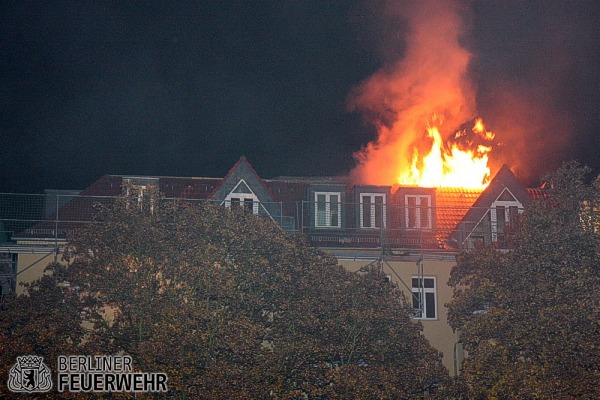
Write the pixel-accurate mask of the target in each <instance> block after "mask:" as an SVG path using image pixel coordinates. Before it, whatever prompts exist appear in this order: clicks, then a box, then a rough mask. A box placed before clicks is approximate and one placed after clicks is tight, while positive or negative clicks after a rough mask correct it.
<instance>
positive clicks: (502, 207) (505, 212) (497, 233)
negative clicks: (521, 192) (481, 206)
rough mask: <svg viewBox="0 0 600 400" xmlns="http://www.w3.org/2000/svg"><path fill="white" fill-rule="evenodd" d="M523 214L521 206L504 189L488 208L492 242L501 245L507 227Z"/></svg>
mask: <svg viewBox="0 0 600 400" xmlns="http://www.w3.org/2000/svg"><path fill="white" fill-rule="evenodd" d="M522 212H523V205H522V204H521V203H520V202H519V201H517V199H516V198H515V197H514V196H513V195H512V193H511V192H510V191H509V190H508V188H505V189H504V190H503V191H502V193H501V194H500V196H498V199H496V201H495V202H493V203H492V205H491V208H490V213H489V214H490V216H489V218H490V223H491V233H492V241H493V242H500V243H502V242H503V240H504V234H505V232H506V228H507V226H509V225H510V223H511V222H514V221H515V220H516V219H517V216H518V215H519V214H520V213H522Z"/></svg>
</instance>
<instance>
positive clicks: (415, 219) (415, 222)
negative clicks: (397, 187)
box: [404, 195, 431, 229]
mask: <svg viewBox="0 0 600 400" xmlns="http://www.w3.org/2000/svg"><path fill="white" fill-rule="evenodd" d="M404 199H405V203H406V208H405V210H406V212H405V220H406V221H405V222H406V228H407V229H431V196H429V195H405V197H404Z"/></svg>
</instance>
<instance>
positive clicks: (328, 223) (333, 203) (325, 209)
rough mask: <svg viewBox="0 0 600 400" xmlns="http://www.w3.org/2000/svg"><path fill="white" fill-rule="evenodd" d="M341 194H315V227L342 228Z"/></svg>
mask: <svg viewBox="0 0 600 400" xmlns="http://www.w3.org/2000/svg"><path fill="white" fill-rule="evenodd" d="M341 198H342V196H341V193H338V192H315V227H317V228H340V227H341V226H342V224H341V218H340V210H341V209H342V205H341Z"/></svg>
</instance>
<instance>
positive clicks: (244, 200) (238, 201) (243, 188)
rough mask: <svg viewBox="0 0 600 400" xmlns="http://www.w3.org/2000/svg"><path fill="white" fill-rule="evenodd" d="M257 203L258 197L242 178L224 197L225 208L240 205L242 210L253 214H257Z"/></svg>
mask: <svg viewBox="0 0 600 400" xmlns="http://www.w3.org/2000/svg"><path fill="white" fill-rule="evenodd" d="M259 204H260V203H259V201H258V197H257V196H256V195H255V194H254V192H253V191H252V190H251V189H250V187H248V185H247V184H246V181H244V180H243V179H240V181H239V182H238V184H237V185H236V186H235V188H234V189H233V190H232V191H231V192H230V193H229V194H228V195H227V197H225V207H226V208H230V209H236V208H237V207H241V209H243V210H244V211H246V212H248V213H252V214H255V215H258V208H259Z"/></svg>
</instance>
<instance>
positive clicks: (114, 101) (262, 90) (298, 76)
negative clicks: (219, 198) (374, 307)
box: [0, 0, 600, 193]
mask: <svg viewBox="0 0 600 400" xmlns="http://www.w3.org/2000/svg"><path fill="white" fill-rule="evenodd" d="M466 4H467V5H468V6H469V7H468V9H469V12H468V13H466V14H468V15H467V16H466V17H465V21H466V22H465V24H466V25H469V26H470V31H469V32H470V33H469V35H467V36H466V37H465V46H467V47H468V49H469V50H470V51H471V52H472V53H473V54H474V59H473V64H472V67H471V70H470V79H472V80H473V82H474V85H475V86H476V87H477V102H478V109H479V111H480V113H481V114H483V116H484V118H487V119H488V127H489V128H490V129H491V130H494V131H498V129H497V127H495V126H494V117H493V115H494V112H495V111H497V110H498V105H497V104H498V103H502V104H506V98H507V96H508V95H507V94H506V93H507V91H508V92H510V93H511V94H514V93H518V94H519V96H520V97H522V98H527V99H538V98H539V101H537V100H536V102H537V104H538V107H540V108H543V109H544V110H545V111H546V112H548V113H549V114H552V115H559V116H562V117H564V118H562V117H561V119H560V121H562V123H568V125H569V131H570V132H569V135H570V137H569V141H568V143H569V144H568V145H567V146H565V145H564V144H561V145H560V146H556V148H553V149H552V148H551V151H548V147H544V149H543V151H544V152H547V153H549V154H548V160H550V161H547V160H546V161H545V160H544V159H540V160H539V163H540V165H543V166H548V165H550V166H553V165H557V163H560V162H561V161H563V160H567V159H571V158H577V159H579V160H580V161H581V162H582V163H585V164H588V165H591V166H593V167H594V168H596V171H600V169H599V167H600V133H599V127H600V123H599V115H600V112H599V103H600V100H599V92H600V87H599V83H598V82H599V80H598V77H599V72H598V65H599V61H600V60H599V48H598V46H599V43H600V37H599V34H598V33H599V30H598V25H599V22H598V21H600V2H598V1H596V0H590V1H572V2H571V1H568V2H566V1H563V0H560V1H550V0H547V1H538V2H536V1H518V2H517V1H507V2H504V1H484V0H480V1H471V2H468V3H466ZM384 13H385V1H364V0H352V1H322V0H305V1H258V2H256V1H198V2H188V1H180V0H178V1H143V2H137V1H136V2H127V1H89V2H88V1H66V2H54V1H52V2H42V1H16V2H3V3H2V5H1V6H0V38H1V40H0V46H1V48H0V73H1V74H0V135H1V138H2V146H1V147H0V149H1V150H0V151H1V153H0V191H1V192H25V193H38V192H42V191H43V190H44V189H46V188H52V189H82V188H85V187H86V186H87V185H89V184H90V183H92V182H93V181H94V180H96V179H97V178H98V177H100V176H101V175H103V174H106V173H111V174H130V175H134V174H144V175H169V176H215V177H220V176H223V175H224V174H225V173H226V172H227V171H228V169H229V168H230V167H231V166H232V165H233V164H234V163H235V161H236V160H237V159H238V158H239V157H240V156H241V155H246V156H247V158H248V159H249V161H250V162H251V163H252V165H253V166H254V167H255V169H256V170H257V171H258V173H259V174H260V175H261V176H262V177H264V178H269V177H275V176H279V175H334V174H346V173H348V172H349V171H350V170H351V169H352V167H353V166H354V163H355V161H354V158H353V153H354V152H356V151H358V150H359V149H360V148H361V146H363V145H365V144H366V143H367V142H368V141H369V140H373V139H374V138H375V137H376V133H375V129H374V128H373V126H371V125H369V124H365V123H364V118H363V117H362V116H361V115H360V114H358V113H351V112H349V111H348V107H347V102H348V96H349V93H350V92H351V90H352V89H353V88H354V87H356V86H357V85H359V84H360V82H361V81H363V80H365V79H367V78H368V77H369V76H371V75H372V74H374V73H375V72H376V71H377V70H379V69H380V68H385V67H386V66H387V65H390V64H391V63H393V62H395V61H397V60H398V59H399V58H401V57H402V54H403V48H402V35H403V24H402V21H390V19H389V18H387V19H386V18H383V17H382V16H383V14H384ZM507 88H513V89H514V90H513V91H510V90H507ZM500 100H501V101H500ZM504 110H505V111H504V112H505V113H510V112H509V111H507V109H506V107H505V108H504ZM487 114H489V115H487ZM490 121H491V122H490ZM565 121H566V122H565ZM496 122H497V125H498V128H504V129H505V128H506V126H505V125H506V124H507V123H506V118H504V119H503V121H496ZM498 134H500V133H498ZM523 140H524V141H525V142H527V138H523ZM532 140H535V141H544V137H543V134H537V135H535V136H534V137H533V138H532ZM505 151H506V150H505Z"/></svg>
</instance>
